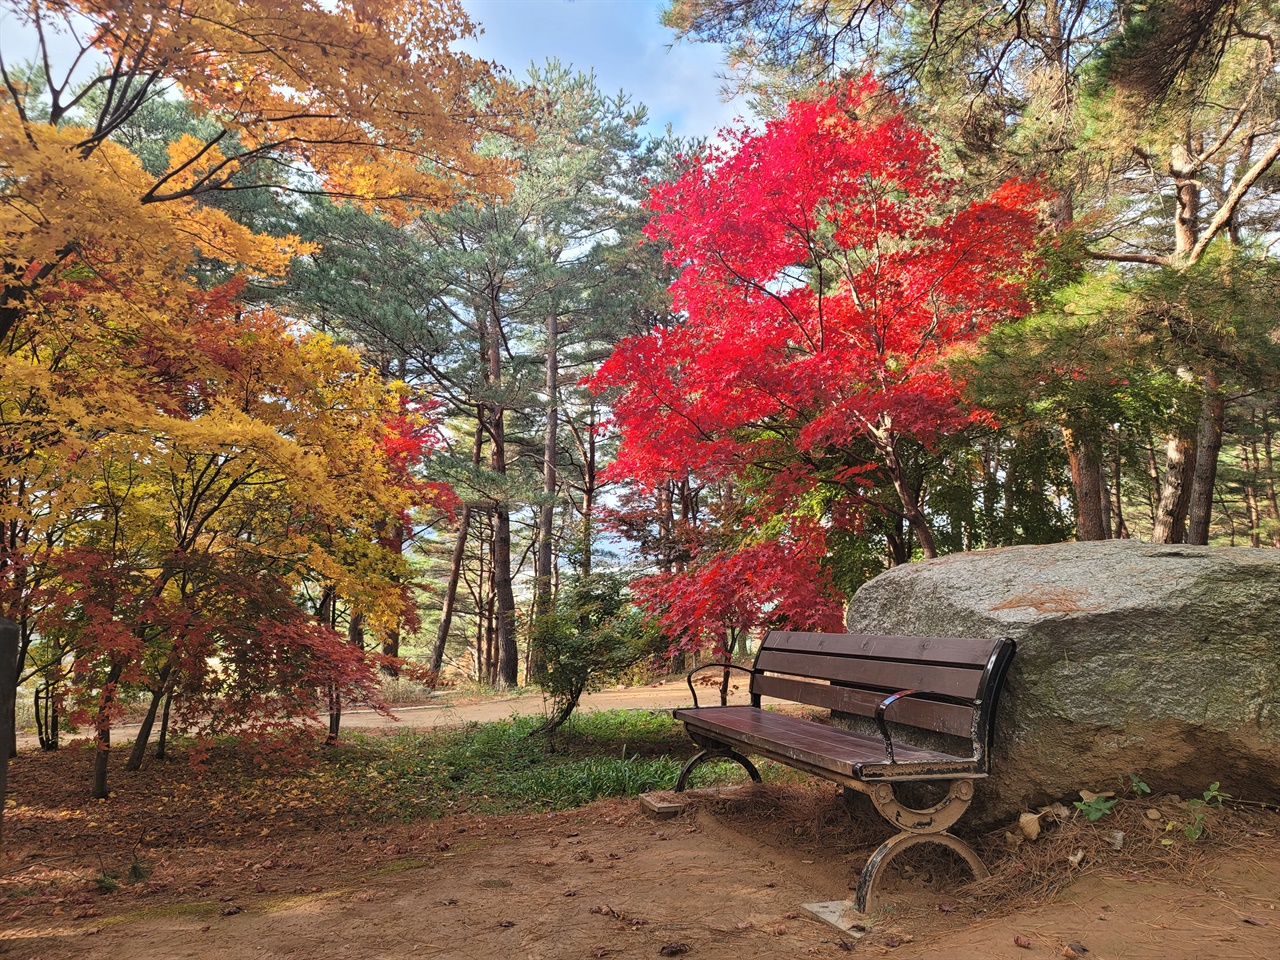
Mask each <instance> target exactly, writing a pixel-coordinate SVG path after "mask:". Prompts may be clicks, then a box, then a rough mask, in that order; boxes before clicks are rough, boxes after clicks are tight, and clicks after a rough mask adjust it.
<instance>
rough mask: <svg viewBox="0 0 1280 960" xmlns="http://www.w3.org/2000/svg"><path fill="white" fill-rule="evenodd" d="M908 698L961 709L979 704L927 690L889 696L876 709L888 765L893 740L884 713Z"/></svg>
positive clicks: (891, 760) (877, 722) (975, 701)
mask: <svg viewBox="0 0 1280 960" xmlns="http://www.w3.org/2000/svg"><path fill="white" fill-rule="evenodd" d="M908 697H927V698H928V699H930V700H941V701H942V702H943V703H954V704H958V705H959V706H962V707H976V706H978V705H979V703H980V701H978V700H974V699H973V698H971V697H957V696H954V695H953V694H950V693H933V692H932V691H929V690H899V691H898V692H897V693H891V694H889V696H887V697H885V698H884V699H883V700H881V701H880V705H879V706H878V707H876V726H877V727H879V728H880V736H882V737H884V756H885V761H886V762H888V763H893V762H894V759H893V740H892V738H891V737H890V736H889V724H888V722H887V720H886V719H885V712H886V711H887V710H888V709H889V708H890V707H891V706H893V705H894V704H895V703H897V702H898V701H899V700H906V699H907V698H908Z"/></svg>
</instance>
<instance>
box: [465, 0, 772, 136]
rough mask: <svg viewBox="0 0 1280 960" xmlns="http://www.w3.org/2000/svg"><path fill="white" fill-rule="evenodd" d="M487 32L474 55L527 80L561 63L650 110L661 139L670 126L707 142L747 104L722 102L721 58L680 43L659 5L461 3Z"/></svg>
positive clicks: (708, 48) (646, 1)
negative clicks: (539, 68) (533, 66)
mask: <svg viewBox="0 0 1280 960" xmlns="http://www.w3.org/2000/svg"><path fill="white" fill-rule="evenodd" d="M463 5H464V6H465V7H466V8H467V12H468V13H469V14H470V15H471V18H472V19H473V20H475V21H477V22H478V23H479V24H480V25H481V27H482V28H483V29H484V34H483V35H482V36H481V37H480V40H479V43H478V44H477V45H476V46H475V48H474V52H476V53H478V54H479V55H480V56H482V57H484V58H485V59H486V60H493V61H495V62H497V63H500V64H502V65H503V66H505V67H507V68H509V69H510V70H511V72H512V73H513V74H514V75H515V76H516V77H518V78H519V77H523V76H524V75H525V74H526V72H527V71H528V68H529V65H530V63H531V62H536V63H538V64H542V63H544V62H545V61H546V60H547V58H548V57H555V58H557V59H559V60H560V62H561V63H564V64H572V65H573V66H574V67H576V68H577V69H579V70H581V71H583V72H587V71H591V70H594V71H595V75H596V79H597V82H598V83H599V85H600V88H601V89H602V90H603V91H604V92H606V93H608V94H614V93H617V92H618V91H619V90H622V91H625V92H626V93H628V94H630V95H631V98H632V100H633V101H635V102H638V103H643V104H644V105H645V106H647V107H648V108H649V114H650V122H651V124H652V125H653V127H654V130H655V132H660V131H661V130H662V128H663V127H664V126H665V125H666V124H668V123H670V124H671V126H672V128H673V129H674V130H675V132H676V133H677V134H679V135H681V136H685V137H700V136H705V137H709V136H711V135H712V134H713V133H715V131H716V130H717V129H719V128H720V127H723V126H726V125H728V124H729V123H731V122H732V121H733V119H734V117H735V116H737V115H740V114H745V113H746V112H747V108H746V106H745V105H744V104H742V103H741V102H738V103H732V104H726V103H724V102H723V101H722V100H721V97H720V83H721V82H720V80H719V78H718V76H717V74H718V73H719V72H720V71H721V51H720V48H719V47H716V46H712V45H709V44H702V43H697V44H695V43H675V44H674V45H673V43H674V39H675V37H674V34H672V32H671V31H670V30H667V29H666V28H665V27H663V26H662V24H661V23H660V22H659V20H658V18H659V15H660V13H661V11H662V8H663V6H664V4H663V3H662V2H661V0H463Z"/></svg>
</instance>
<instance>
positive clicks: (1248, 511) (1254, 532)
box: [1240, 443, 1262, 547]
mask: <svg viewBox="0 0 1280 960" xmlns="http://www.w3.org/2000/svg"><path fill="white" fill-rule="evenodd" d="M1249 446H1250V445H1249V444H1247V443H1241V444H1240V459H1241V460H1242V461H1244V465H1245V471H1244V474H1245V480H1244V484H1243V487H1244V510H1245V516H1246V517H1248V519H1249V546H1251V547H1261V546H1262V530H1261V527H1262V515H1261V511H1260V510H1259V509H1258V451H1257V449H1256V448H1255V449H1254V451H1253V456H1252V457H1250V456H1249Z"/></svg>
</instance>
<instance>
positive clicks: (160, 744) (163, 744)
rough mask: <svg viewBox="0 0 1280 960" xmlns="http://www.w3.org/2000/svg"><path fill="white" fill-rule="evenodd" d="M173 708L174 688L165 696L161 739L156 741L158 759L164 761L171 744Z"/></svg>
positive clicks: (161, 720)
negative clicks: (171, 710) (171, 712)
mask: <svg viewBox="0 0 1280 960" xmlns="http://www.w3.org/2000/svg"><path fill="white" fill-rule="evenodd" d="M172 706H173V687H172V686H171V687H169V691H168V693H166V694H165V695H164V710H163V711H162V712H161V714H160V738H159V739H158V740H157V741H156V759H157V760H163V759H164V757H165V749H166V748H167V746H168V744H169V710H170V708H171V707H172Z"/></svg>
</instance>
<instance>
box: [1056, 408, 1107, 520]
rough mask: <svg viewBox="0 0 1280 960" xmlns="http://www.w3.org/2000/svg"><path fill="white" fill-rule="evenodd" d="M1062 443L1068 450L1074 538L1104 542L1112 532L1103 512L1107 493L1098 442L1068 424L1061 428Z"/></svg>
mask: <svg viewBox="0 0 1280 960" xmlns="http://www.w3.org/2000/svg"><path fill="white" fill-rule="evenodd" d="M1062 441H1063V444H1064V445H1065V446H1066V449H1067V461H1068V462H1069V463H1070V465H1071V486H1072V487H1073V488H1074V490H1075V495H1076V539H1077V540H1107V539H1109V538H1110V535H1111V531H1110V530H1109V529H1108V527H1107V523H1106V519H1105V517H1104V516H1103V512H1102V501H1103V497H1104V496H1105V495H1106V493H1105V490H1104V487H1103V483H1102V457H1101V456H1100V452H1099V445H1098V441H1097V440H1096V439H1095V438H1093V437H1091V436H1088V435H1087V434H1086V433H1084V432H1083V431H1081V430H1080V429H1079V428H1078V427H1075V426H1071V425H1067V426H1063V428H1062Z"/></svg>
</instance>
